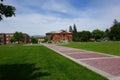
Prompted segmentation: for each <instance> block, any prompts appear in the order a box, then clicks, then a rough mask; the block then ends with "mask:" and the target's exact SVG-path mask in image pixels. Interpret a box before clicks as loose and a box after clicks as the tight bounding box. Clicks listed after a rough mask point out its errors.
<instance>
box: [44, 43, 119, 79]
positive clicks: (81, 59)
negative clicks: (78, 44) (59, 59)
mask: <svg viewBox="0 0 120 80" xmlns="http://www.w3.org/2000/svg"><path fill="white" fill-rule="evenodd" d="M43 45H44V46H46V47H48V48H50V49H52V50H54V51H56V52H57V53H59V54H61V55H63V56H65V57H67V58H69V59H71V60H73V61H75V62H76V63H78V64H80V65H83V66H85V67H87V68H88V69H90V70H93V71H95V72H97V73H99V74H101V75H102V76H104V77H106V78H108V79H109V80H120V68H119V66H120V57H119V56H113V55H108V54H103V53H98V52H92V51H85V50H79V49H75V48H68V47H63V46H57V45H53V44H43Z"/></svg>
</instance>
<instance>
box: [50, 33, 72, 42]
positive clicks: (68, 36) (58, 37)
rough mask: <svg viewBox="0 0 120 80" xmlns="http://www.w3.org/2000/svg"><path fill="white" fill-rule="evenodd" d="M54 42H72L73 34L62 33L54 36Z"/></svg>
mask: <svg viewBox="0 0 120 80" xmlns="http://www.w3.org/2000/svg"><path fill="white" fill-rule="evenodd" d="M52 40H53V41H62V40H63V41H65V40H68V41H72V34H71V33H66V32H62V33H56V34H54V35H53V38H52Z"/></svg>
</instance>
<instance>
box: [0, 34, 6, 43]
mask: <svg viewBox="0 0 120 80" xmlns="http://www.w3.org/2000/svg"><path fill="white" fill-rule="evenodd" d="M0 44H6V39H5V34H4V33H0Z"/></svg>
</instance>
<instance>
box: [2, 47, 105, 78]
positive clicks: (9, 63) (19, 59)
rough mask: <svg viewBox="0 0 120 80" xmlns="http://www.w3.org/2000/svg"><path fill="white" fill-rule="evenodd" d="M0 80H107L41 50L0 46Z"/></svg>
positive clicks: (43, 49)
mask: <svg viewBox="0 0 120 80" xmlns="http://www.w3.org/2000/svg"><path fill="white" fill-rule="evenodd" d="M0 80H107V79H106V78H104V77H102V76H100V75H98V74H96V73H94V72H92V71H90V70H88V69H86V68H84V67H82V66H80V65H78V64H76V63H74V62H73V61H71V60H69V59H67V58H64V57H63V56H61V55H59V54H57V53H55V52H54V51H52V50H50V49H48V48H46V47H44V46H15V45H14V46H13V45H11V46H8V45H7V46H0Z"/></svg>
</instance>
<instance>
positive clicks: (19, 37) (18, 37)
mask: <svg viewBox="0 0 120 80" xmlns="http://www.w3.org/2000/svg"><path fill="white" fill-rule="evenodd" d="M13 37H14V39H15V41H18V44H20V41H22V42H23V41H24V40H25V38H24V36H23V33H22V32H15V33H14V36H13Z"/></svg>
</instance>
